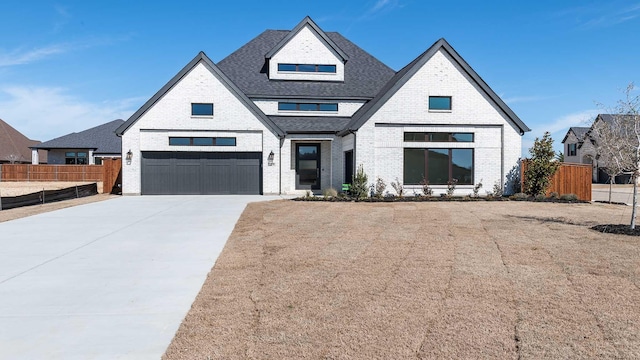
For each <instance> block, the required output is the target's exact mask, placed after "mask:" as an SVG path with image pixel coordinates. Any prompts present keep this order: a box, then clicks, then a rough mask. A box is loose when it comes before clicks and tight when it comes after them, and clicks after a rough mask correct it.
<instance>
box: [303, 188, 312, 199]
mask: <svg viewBox="0 0 640 360" xmlns="http://www.w3.org/2000/svg"><path fill="white" fill-rule="evenodd" d="M310 197H311V190H307V191H306V192H305V193H304V198H305V199H309V198H310Z"/></svg>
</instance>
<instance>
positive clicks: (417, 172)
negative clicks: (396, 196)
mask: <svg viewBox="0 0 640 360" xmlns="http://www.w3.org/2000/svg"><path fill="white" fill-rule="evenodd" d="M453 179H457V180H458V184H459V185H473V149H412V148H405V149H404V183H405V184H407V185H419V184H420V183H421V182H422V181H423V180H427V181H428V182H429V184H430V185H446V184H447V183H448V182H449V181H453Z"/></svg>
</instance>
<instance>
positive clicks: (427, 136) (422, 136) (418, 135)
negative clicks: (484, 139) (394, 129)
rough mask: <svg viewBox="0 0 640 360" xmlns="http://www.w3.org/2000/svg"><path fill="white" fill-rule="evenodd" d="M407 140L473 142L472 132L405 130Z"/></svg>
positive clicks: (405, 139)
mask: <svg viewBox="0 0 640 360" xmlns="http://www.w3.org/2000/svg"><path fill="white" fill-rule="evenodd" d="M404 141H408V142H473V133H462V132H460V133H453V132H451V133H450V132H405V133H404Z"/></svg>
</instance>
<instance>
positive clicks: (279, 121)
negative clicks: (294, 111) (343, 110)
mask: <svg viewBox="0 0 640 360" xmlns="http://www.w3.org/2000/svg"><path fill="white" fill-rule="evenodd" d="M269 119H271V121H273V122H274V123H275V124H276V125H277V126H278V127H279V128H280V129H282V130H284V131H285V132H286V133H289V134H291V133H337V132H338V131H340V130H342V129H344V127H345V126H346V125H347V124H348V123H349V120H351V118H350V117H334V116H269Z"/></svg>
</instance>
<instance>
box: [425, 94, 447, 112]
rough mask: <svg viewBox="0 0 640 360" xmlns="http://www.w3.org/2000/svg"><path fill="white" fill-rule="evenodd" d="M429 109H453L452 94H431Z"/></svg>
mask: <svg viewBox="0 0 640 360" xmlns="http://www.w3.org/2000/svg"><path fill="white" fill-rule="evenodd" d="M429 110H451V96H429Z"/></svg>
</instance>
